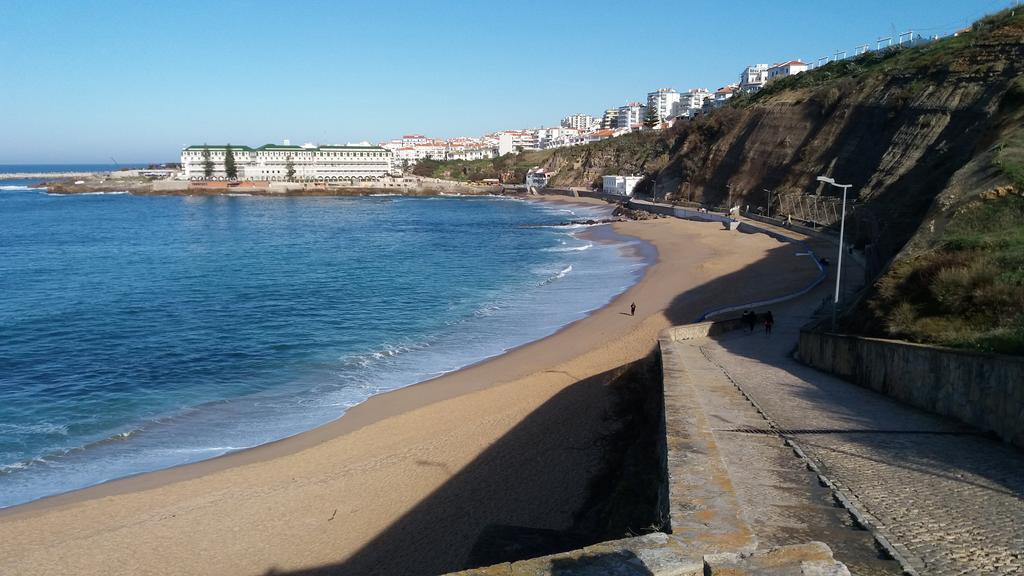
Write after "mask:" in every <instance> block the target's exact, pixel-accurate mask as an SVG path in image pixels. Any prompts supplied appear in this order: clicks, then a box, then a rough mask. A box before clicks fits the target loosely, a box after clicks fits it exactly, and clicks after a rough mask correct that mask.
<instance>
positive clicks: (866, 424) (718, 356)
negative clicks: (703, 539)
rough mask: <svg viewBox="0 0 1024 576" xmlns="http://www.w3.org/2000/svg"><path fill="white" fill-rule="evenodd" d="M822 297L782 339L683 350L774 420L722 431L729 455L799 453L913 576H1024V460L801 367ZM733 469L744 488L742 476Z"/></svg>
mask: <svg viewBox="0 0 1024 576" xmlns="http://www.w3.org/2000/svg"><path fill="white" fill-rule="evenodd" d="M820 297H821V296H820V295H812V296H809V297H808V298H806V299H805V300H804V301H803V302H801V301H796V302H795V303H794V304H791V305H789V306H785V307H782V308H780V309H777V310H775V313H776V314H775V315H776V319H777V323H776V328H775V334H773V335H772V336H771V337H766V336H765V335H764V334H763V332H760V331H759V332H757V333H754V334H746V333H744V332H742V331H741V332H732V333H727V334H725V335H722V336H720V337H718V338H715V339H700V340H691V341H688V342H683V343H679V345H680V346H689V351H688V352H686V354H687V355H688V356H689V358H690V359H691V362H692V364H691V365H693V366H696V365H698V364H699V363H700V362H701V361H703V362H704V369H705V370H706V369H708V367H709V366H713V367H714V369H716V370H718V371H719V372H720V373H721V375H723V376H725V377H726V378H727V379H728V380H729V381H730V382H731V383H732V384H733V387H734V388H738V389H739V390H741V391H742V392H743V393H744V394H745V395H746V396H747V397H748V398H749V399H750V400H751V401H752V402H753V403H754V404H756V405H757V406H758V407H759V408H760V409H761V410H762V411H763V413H764V415H765V416H766V418H767V421H761V422H758V421H757V419H756V418H755V419H748V420H745V421H733V420H727V419H723V420H721V421H720V424H719V426H718V427H717V428H716V430H715V434H716V436H718V437H719V438H720V439H722V440H720V441H719V444H720V445H729V443H730V442H729V441H728V440H726V438H728V437H729V436H734V437H737V438H744V439H747V440H746V441H747V442H752V441H751V440H749V439H750V438H752V437H753V438H766V437H767V438H775V439H776V440H779V441H781V439H786V440H787V441H790V442H792V443H793V444H794V445H795V446H797V447H798V448H799V449H800V450H802V451H803V452H804V453H805V454H806V456H807V457H808V458H809V459H810V460H811V461H812V463H813V464H815V465H816V466H817V468H818V469H819V471H820V472H821V474H822V475H823V476H824V477H825V478H827V479H828V480H829V481H831V482H832V483H833V484H834V486H835V487H836V489H837V491H838V492H839V494H840V495H841V496H842V497H843V498H846V499H848V500H849V501H850V502H851V503H852V504H853V506H854V507H855V508H857V509H859V510H860V511H862V512H863V520H864V521H865V523H866V524H868V525H869V526H870V527H871V528H872V529H873V530H874V531H875V532H876V534H878V535H880V536H881V537H882V539H884V540H887V541H888V542H889V544H890V545H891V547H892V548H893V549H894V550H895V551H896V553H897V555H898V556H899V557H900V559H901V560H902V561H903V562H904V567H905V568H908V569H909V571H911V572H912V573H913V572H916V573H918V574H922V575H924V574H938V575H947V574H949V575H952V574H971V575H983V574H1024V452H1022V451H1020V450H1016V449H1013V448H1010V447H1008V446H1006V445H1003V444H1001V443H999V442H998V441H994V440H991V439H989V438H987V437H982V436H979V435H976V434H975V432H974V431H973V430H971V429H969V428H967V427H966V426H961V425H959V424H957V423H956V422H954V421H951V420H948V419H944V418H941V417H938V416H933V415H931V414H927V413H925V412H922V411H920V410H917V409H915V408H912V407H909V406H906V405H903V404H900V403H897V402H896V401H894V400H891V399H889V398H887V397H884V396H882V395H879V394H877V393H875V392H872V391H870V390H867V389H864V388H860V387H857V386H855V385H853V384H849V383H847V382H845V381H842V380H839V379H837V378H834V377H832V376H830V375H828V374H825V373H823V372H819V371H817V370H814V369H812V368H808V367H806V366H804V365H802V364H799V363H798V362H796V361H795V360H793V359H792V358H791V357H790V356H789V354H790V352H791V351H792V350H793V348H794V347H795V343H796V338H797V334H798V330H799V326H800V325H801V324H803V323H804V322H805V321H806V320H807V319H808V316H807V315H806V308H807V307H808V304H807V303H808V302H810V301H816V299H820ZM707 381H708V382H710V384H709V385H710V386H713V387H717V386H720V382H719V383H715V382H714V381H712V380H707ZM717 394H718V395H719V396H723V397H725V396H724V394H725V392H723V391H722V390H719V392H718V393H717ZM769 422H770V423H771V426H775V427H776V428H775V431H774V432H773V431H772V430H770V426H769ZM766 432H767V433H768V434H766ZM778 432H781V434H777V433H778ZM779 436H781V438H780V437H779ZM729 467H730V473H731V474H732V475H733V477H734V478H735V477H736V475H737V474H736V473H734V472H733V470H742V468H737V467H736V466H735V465H730V466H729ZM741 475H743V474H742V473H741ZM740 490H741V491H742V488H741V489H740ZM765 508H767V507H765V506H762V507H761V509H765ZM765 513H766V514H773V512H771V511H768V512H765ZM755 515H756V512H755ZM752 520H754V522H753V524H754V526H755V529H756V527H757V519H756V518H753V519H752ZM780 526H781V525H780ZM758 536H759V537H760V536H761V534H760V533H759V534H758ZM830 544H832V545H833V546H834V547H835V548H839V549H837V552H836V556H837V558H839V559H840V560H843V561H844V562H848V563H850V564H851V566H850V567H851V569H854V568H855V566H854V565H853V564H855V563H856V562H850V559H849V558H843V554H842V550H841V547H838V546H836V545H835V544H833V543H831V542H830ZM863 568H864V569H865V571H868V567H867V566H864V567H863ZM854 571H855V572H857V570H854Z"/></svg>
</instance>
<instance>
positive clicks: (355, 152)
mask: <svg viewBox="0 0 1024 576" xmlns="http://www.w3.org/2000/svg"><path fill="white" fill-rule="evenodd" d="M231 152H232V156H234V159H235V167H236V169H237V172H238V176H237V178H238V180H275V181H281V180H293V181H300V182H303V181H305V182H312V181H320V182H326V181H340V180H372V179H375V178H381V177H383V176H387V175H388V174H390V173H391V168H392V165H391V164H392V158H393V155H392V153H391V151H389V150H386V149H384V148H381V147H380V146H371V145H369V144H367V145H354V146H353V145H345V146H341V145H334V146H313V145H304V146H292V145H290V144H285V145H279V144H266V145H264V146H260V147H259V148H250V147H248V146H232V147H231ZM207 154H208V155H209V159H210V161H211V162H212V163H213V175H212V178H213V179H216V180H224V179H226V178H227V172H226V170H225V167H224V159H225V157H226V156H227V146H222V145H214V146H210V145H205V144H204V145H201V146H189V147H187V148H185V149H183V150H182V151H181V167H182V172H183V176H184V178H185V179H186V180H203V179H205V178H206V169H205V168H206V156H207ZM289 172H293V174H292V175H291V177H289Z"/></svg>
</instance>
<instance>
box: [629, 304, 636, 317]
mask: <svg viewBox="0 0 1024 576" xmlns="http://www.w3.org/2000/svg"><path fill="white" fill-rule="evenodd" d="M629 315H630V316H636V302H633V303H632V304H630V305H629Z"/></svg>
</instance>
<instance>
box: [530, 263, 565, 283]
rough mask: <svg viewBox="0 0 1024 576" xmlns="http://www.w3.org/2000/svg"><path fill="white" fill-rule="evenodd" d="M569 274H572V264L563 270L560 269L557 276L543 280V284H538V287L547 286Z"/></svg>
mask: <svg viewBox="0 0 1024 576" xmlns="http://www.w3.org/2000/svg"><path fill="white" fill-rule="evenodd" d="M570 272H572V264H569V265H568V266H566V267H565V268H562V270H560V271H559V272H558V274H555V275H554V276H551V277H549V278H547V279H545V280H544V281H543V282H541V283H540V284H538V286H547V285H548V284H551V283H552V282H554V281H556V280H561V279H562V278H565V277H566V276H568V275H569V273H570Z"/></svg>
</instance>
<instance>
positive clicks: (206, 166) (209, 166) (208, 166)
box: [203, 144, 213, 180]
mask: <svg viewBox="0 0 1024 576" xmlns="http://www.w3.org/2000/svg"><path fill="white" fill-rule="evenodd" d="M203 177H205V178H206V179H207V180H209V179H210V178H213V160H211V159H210V147H209V146H207V145H205V144H204V145H203Z"/></svg>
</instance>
